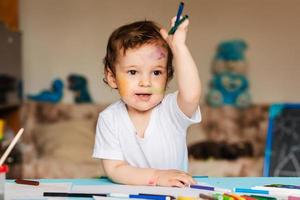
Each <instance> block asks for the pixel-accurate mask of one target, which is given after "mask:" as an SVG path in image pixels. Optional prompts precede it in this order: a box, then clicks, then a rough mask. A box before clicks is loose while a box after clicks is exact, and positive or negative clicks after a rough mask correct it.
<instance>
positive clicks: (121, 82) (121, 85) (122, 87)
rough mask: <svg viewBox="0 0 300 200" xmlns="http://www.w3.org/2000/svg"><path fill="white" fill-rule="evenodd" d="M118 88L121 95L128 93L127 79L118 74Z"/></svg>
mask: <svg viewBox="0 0 300 200" xmlns="http://www.w3.org/2000/svg"><path fill="white" fill-rule="evenodd" d="M118 89H119V93H120V95H121V96H124V95H126V94H127V81H126V80H125V79H124V78H123V77H122V76H118Z"/></svg>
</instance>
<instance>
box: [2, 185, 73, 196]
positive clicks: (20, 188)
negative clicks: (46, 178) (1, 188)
mask: <svg viewBox="0 0 300 200" xmlns="http://www.w3.org/2000/svg"><path fill="white" fill-rule="evenodd" d="M71 187H72V183H40V185H39V186H32V185H23V184H16V183H5V199H49V198H45V197H43V193H44V192H70V190H71ZM16 191H17V192H16ZM61 199H65V198H61Z"/></svg>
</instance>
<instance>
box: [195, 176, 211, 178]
mask: <svg viewBox="0 0 300 200" xmlns="http://www.w3.org/2000/svg"><path fill="white" fill-rule="evenodd" d="M193 178H208V176H193Z"/></svg>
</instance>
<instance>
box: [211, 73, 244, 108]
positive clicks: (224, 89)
mask: <svg viewBox="0 0 300 200" xmlns="http://www.w3.org/2000/svg"><path fill="white" fill-rule="evenodd" d="M248 86H249V84H248V80H247V79H246V77H245V76H244V75H242V74H238V73H234V72H223V73H219V74H216V75H215V76H214V77H213V80H212V82H211V89H210V91H209V93H208V95H207V101H208V103H209V104H210V105H212V106H215V107H217V106H221V105H223V104H227V105H234V106H237V107H240V108H243V107H247V106H248V105H249V104H250V95H249V93H248Z"/></svg>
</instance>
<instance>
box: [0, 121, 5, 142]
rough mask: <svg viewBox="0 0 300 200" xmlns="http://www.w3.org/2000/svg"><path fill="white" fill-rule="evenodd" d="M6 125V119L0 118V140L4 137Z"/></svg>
mask: <svg viewBox="0 0 300 200" xmlns="http://www.w3.org/2000/svg"><path fill="white" fill-rule="evenodd" d="M4 126H5V121H4V120H3V119H0V140H2V139H3V135H4Z"/></svg>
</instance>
